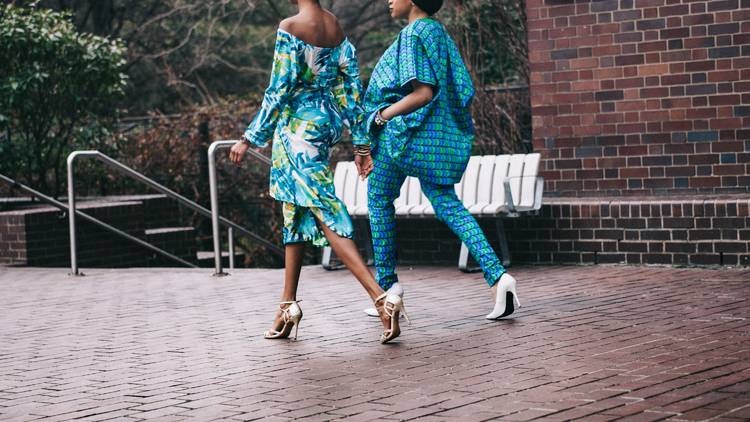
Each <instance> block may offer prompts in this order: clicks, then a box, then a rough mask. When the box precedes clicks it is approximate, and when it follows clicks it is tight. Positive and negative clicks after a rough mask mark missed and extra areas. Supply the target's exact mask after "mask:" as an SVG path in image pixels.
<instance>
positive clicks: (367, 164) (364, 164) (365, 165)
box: [354, 155, 374, 180]
mask: <svg viewBox="0 0 750 422" xmlns="http://www.w3.org/2000/svg"><path fill="white" fill-rule="evenodd" d="M354 165H356V166H357V173H359V177H361V178H362V180H365V179H366V178H367V176H369V175H370V173H371V172H372V168H373V166H374V163H373V161H372V155H355V156H354Z"/></svg>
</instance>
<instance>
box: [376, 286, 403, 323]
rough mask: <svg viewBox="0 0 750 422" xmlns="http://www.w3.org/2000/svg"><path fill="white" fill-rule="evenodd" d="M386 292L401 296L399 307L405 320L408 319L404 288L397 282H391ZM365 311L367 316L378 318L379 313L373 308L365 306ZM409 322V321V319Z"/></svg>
mask: <svg viewBox="0 0 750 422" xmlns="http://www.w3.org/2000/svg"><path fill="white" fill-rule="evenodd" d="M387 293H388V294H393V295H396V296H398V297H400V298H401V309H402V310H403V311H404V313H403V316H404V317H406V320H407V321H409V316H408V315H407V314H406V305H404V289H403V287H401V285H400V284H398V283H393V285H392V286H391V287H390V288H389V289H388V292H387ZM365 313H366V314H367V315H368V316H371V317H375V318H378V317H380V315H378V310H377V309H375V308H367V309H365ZM409 323H411V321H409Z"/></svg>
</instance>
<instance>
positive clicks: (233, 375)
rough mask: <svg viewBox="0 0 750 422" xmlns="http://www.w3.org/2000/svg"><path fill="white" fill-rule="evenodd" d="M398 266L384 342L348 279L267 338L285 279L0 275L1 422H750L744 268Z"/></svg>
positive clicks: (328, 286)
mask: <svg viewBox="0 0 750 422" xmlns="http://www.w3.org/2000/svg"><path fill="white" fill-rule="evenodd" d="M513 272H514V274H515V275H516V276H517V278H518V279H519V293H520V294H521V300H522V302H523V304H524V305H525V306H524V307H523V308H521V310H520V311H519V312H517V314H515V318H514V319H512V320H507V321H501V322H492V321H486V320H484V319H483V316H484V314H485V313H487V312H488V311H489V310H490V308H491V306H490V305H491V304H490V300H489V295H488V290H487V289H486V287H485V285H484V282H483V281H482V280H481V276H480V275H479V274H462V273H460V272H458V271H456V270H455V269H454V268H445V267H443V268H437V267H420V268H419V269H417V270H410V269H408V268H404V269H402V271H401V275H402V282H403V284H404V286H405V287H406V291H407V293H406V303H407V305H408V308H409V309H408V310H409V311H410V314H411V316H412V317H413V318H412V319H413V324H412V325H411V326H406V327H405V328H404V330H403V334H402V337H401V338H400V341H397V342H396V343H395V344H391V345H385V346H384V345H380V344H378V342H377V339H378V336H379V334H380V325H379V322H377V321H376V320H375V319H372V318H369V319H368V317H366V316H365V315H364V314H363V313H362V308H363V307H365V306H366V305H367V304H368V301H367V299H366V297H365V295H364V292H363V291H362V290H361V289H360V288H359V286H358V285H357V284H356V282H355V281H354V279H353V278H352V277H351V276H350V275H349V274H348V273H346V272H344V271H338V272H326V271H323V270H321V269H320V268H318V267H306V268H305V269H304V270H303V282H302V286H301V294H300V298H301V299H303V302H302V303H301V306H302V308H303V310H304V312H305V316H304V319H303V320H302V325H301V328H300V340H299V341H297V342H291V341H269V340H264V339H262V338H261V333H262V332H263V331H264V330H265V329H266V328H268V325H269V323H270V321H271V318H272V315H273V312H274V310H275V306H276V300H277V296H278V294H279V290H280V287H281V279H282V272H281V270H236V271H235V272H234V274H233V275H232V276H231V277H224V278H214V277H211V276H210V275H209V272H208V271H207V270H205V269H204V270H167V269H153V270H144V269H128V270H89V271H88V273H89V275H88V276H86V277H83V278H75V279H74V278H70V277H68V276H67V275H66V271H65V270H64V269H25V268H24V269H15V268H5V269H2V268H0V283H2V287H3V293H2V294H1V295H0V309H1V310H2V311H0V420H4V421H5V420H7V421H11V420H13V421H16V420H17V421H30V420H44V421H58V420H73V419H80V420H87V421H104V420H117V421H138V420H161V421H178V420H190V421H195V420H216V419H225V420H254V419H264V420H291V419H299V420H309V421H316V420H332V419H345V418H348V419H351V420H358V421H364V420H411V419H417V420H424V421H440V420H461V421H475V420H476V421H480V420H503V421H521V420H531V419H535V418H538V419H541V420H550V421H562V420H574V419H580V420H586V421H604V420H622V421H652V420H673V421H678V420H689V421H693V420H715V421H735V422H738V421H740V420H748V419H750V359H749V358H750V341H748V336H749V335H750V322H749V321H748V318H750V304H748V300H747V298H748V297H750V271H748V270H729V269H722V270H706V269H674V268H647V267H619V266H613V267H610V266H596V267H526V268H515V269H514V271H513Z"/></svg>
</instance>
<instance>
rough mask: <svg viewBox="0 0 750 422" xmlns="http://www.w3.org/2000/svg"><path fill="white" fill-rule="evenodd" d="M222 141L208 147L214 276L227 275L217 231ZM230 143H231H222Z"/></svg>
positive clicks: (219, 235)
mask: <svg viewBox="0 0 750 422" xmlns="http://www.w3.org/2000/svg"><path fill="white" fill-rule="evenodd" d="M221 142H222V141H219V142H214V143H212V144H211V146H209V147H208V188H209V192H210V195H211V231H212V233H213V242H214V276H216V277H221V276H225V275H227V273H225V272H224V271H223V269H222V268H221V231H220V230H219V194H218V191H217V190H218V189H217V187H216V160H215V156H216V150H217V149H218V148H219V146H220V145H221ZM223 142H231V141H223Z"/></svg>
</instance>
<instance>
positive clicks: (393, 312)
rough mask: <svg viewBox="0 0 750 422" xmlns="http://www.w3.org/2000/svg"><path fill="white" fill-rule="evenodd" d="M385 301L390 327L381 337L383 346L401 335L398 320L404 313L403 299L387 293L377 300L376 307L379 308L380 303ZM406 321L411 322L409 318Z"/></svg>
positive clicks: (384, 309) (384, 308) (384, 307)
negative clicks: (401, 313)
mask: <svg viewBox="0 0 750 422" xmlns="http://www.w3.org/2000/svg"><path fill="white" fill-rule="evenodd" d="M383 299H385V300H384V301H383V312H384V313H385V314H386V315H387V316H388V317H389V318H390V326H389V327H388V328H386V329H385V330H383V334H382V335H381V336H380V343H381V344H385V343H388V342H389V341H391V340H393V339H395V338H396V337H398V336H399V335H401V327H400V326H399V323H398V320H399V314H400V312H402V311H403V302H402V301H401V297H399V296H397V295H394V294H390V293H388V292H385V293H383V294H382V295H380V296H378V298H377V299H375V306H378V302H380V301H381V300H383ZM405 316H406V315H405ZM406 320H407V321H408V320H409V317H408V316H407V317H406Z"/></svg>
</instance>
